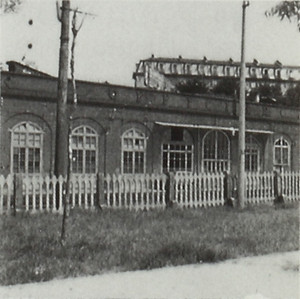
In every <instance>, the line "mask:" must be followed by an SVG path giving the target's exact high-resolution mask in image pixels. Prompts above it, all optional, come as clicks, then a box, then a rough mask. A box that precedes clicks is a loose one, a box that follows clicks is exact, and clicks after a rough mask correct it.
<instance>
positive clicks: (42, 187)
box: [0, 175, 97, 214]
mask: <svg viewBox="0 0 300 299" xmlns="http://www.w3.org/2000/svg"><path fill="white" fill-rule="evenodd" d="M96 183H97V181H96V176H72V178H71V180H70V206H71V207H76V206H79V207H83V208H93V207H94V206H95V196H96V190H97V188H96V187H97V186H96ZM65 192H66V178H65V177H62V176H59V177H58V178H56V177H55V176H52V177H50V176H45V177H43V176H30V177H29V176H28V177H23V178H22V187H21V193H22V194H21V196H19V197H22V199H21V201H20V199H19V201H16V203H15V205H16V209H17V210H18V209H23V210H26V211H33V212H34V211H38V210H40V211H51V212H62V210H63V195H64V194H65ZM14 196H15V194H14V178H13V176H12V175H9V176H8V177H7V178H4V177H3V176H0V214H2V213H4V212H5V211H9V210H10V209H12V208H13V197H14Z"/></svg>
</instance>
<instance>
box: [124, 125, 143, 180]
mask: <svg viewBox="0 0 300 299" xmlns="http://www.w3.org/2000/svg"><path fill="white" fill-rule="evenodd" d="M121 160H122V173H132V174H134V173H144V172H145V165H146V136H145V134H144V133H142V132H140V131H139V130H137V129H135V128H132V129H130V130H128V131H126V132H125V133H124V134H123V135H122V158H121Z"/></svg>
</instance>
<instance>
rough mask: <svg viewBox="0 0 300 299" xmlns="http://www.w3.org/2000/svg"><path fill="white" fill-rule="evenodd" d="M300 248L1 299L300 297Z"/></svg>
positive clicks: (71, 282)
mask: <svg viewBox="0 0 300 299" xmlns="http://www.w3.org/2000/svg"><path fill="white" fill-rule="evenodd" d="M299 257H300V251H293V252H286V253H276V254H270V255H264V256H257V257H247V258H240V259H234V260H227V261H225V262H220V263H215V264H197V265H187V266H178V267H166V268H161V269H156V270H149V271H134V272H123V273H105V274H103V275H96V276H90V277H78V278H69V279H63V280H52V281H49V282H44V283H32V284H24V285H15V286H8V287H0V298H3V299H4V298H26V299H27V298H31V299H38V298H43V299H44V298H61V299H68V298H73V299H75V298H76V299H79V298H88V299H91V298H172V299H173V298H244V299H266V298H269V299H271V298H276V299H279V298H282V299H289V298H291V299H293V298H295V299H298V298H300V285H299Z"/></svg>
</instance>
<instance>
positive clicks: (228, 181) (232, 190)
mask: <svg viewBox="0 0 300 299" xmlns="http://www.w3.org/2000/svg"><path fill="white" fill-rule="evenodd" d="M224 197H225V205H226V206H230V207H234V206H235V205H236V202H235V200H236V184H235V178H234V176H233V175H232V174H230V173H229V172H228V171H225V172H224Z"/></svg>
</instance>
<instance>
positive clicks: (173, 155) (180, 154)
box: [162, 127, 194, 172]
mask: <svg viewBox="0 0 300 299" xmlns="http://www.w3.org/2000/svg"><path fill="white" fill-rule="evenodd" d="M168 133H169V137H168V140H166V141H164V142H163V144H162V170H163V172H170V171H185V172H186V171H189V172H190V171H193V158H194V155H193V153H194V149H193V148H194V146H193V140H192V138H191V136H190V134H189V132H188V131H187V130H185V129H183V128H180V127H173V128H171V129H170V130H169V131H168Z"/></svg>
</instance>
